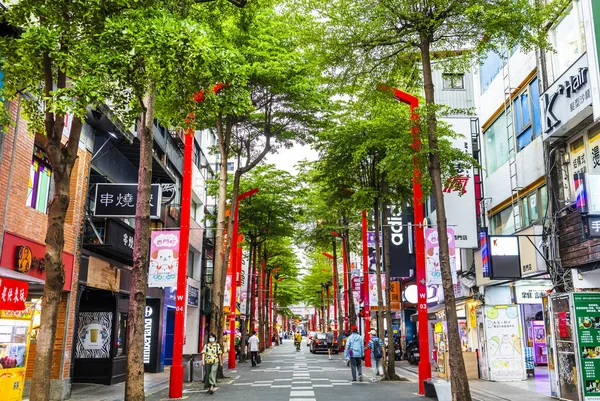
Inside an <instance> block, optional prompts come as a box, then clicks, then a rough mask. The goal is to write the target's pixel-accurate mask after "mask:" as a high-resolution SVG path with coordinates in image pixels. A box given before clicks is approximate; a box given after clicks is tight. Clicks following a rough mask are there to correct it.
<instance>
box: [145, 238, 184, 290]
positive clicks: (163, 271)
mask: <svg viewBox="0 0 600 401" xmlns="http://www.w3.org/2000/svg"><path fill="white" fill-rule="evenodd" d="M178 267H179V230H155V231H152V239H151V243H150V270H149V272H148V287H159V288H164V287H176V286H177V268H178Z"/></svg>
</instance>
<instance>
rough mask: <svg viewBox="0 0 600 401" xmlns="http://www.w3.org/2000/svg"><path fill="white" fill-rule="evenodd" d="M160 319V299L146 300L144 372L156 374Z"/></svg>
mask: <svg viewBox="0 0 600 401" xmlns="http://www.w3.org/2000/svg"><path fill="white" fill-rule="evenodd" d="M159 318H160V299H152V298H150V299H146V310H145V311H144V336H143V337H144V353H143V359H144V371H145V372H156V371H157V365H158V361H157V359H158V356H159V344H158V329H159Z"/></svg>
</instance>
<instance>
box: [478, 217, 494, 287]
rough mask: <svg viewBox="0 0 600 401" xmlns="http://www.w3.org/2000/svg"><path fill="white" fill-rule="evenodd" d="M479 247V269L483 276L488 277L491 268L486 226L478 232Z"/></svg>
mask: <svg viewBox="0 0 600 401" xmlns="http://www.w3.org/2000/svg"><path fill="white" fill-rule="evenodd" d="M479 247H480V248H481V271H482V273H483V277H490V275H491V274H492V269H491V267H490V250H489V238H488V235H487V229H486V228H483V229H482V230H481V232H480V233H479Z"/></svg>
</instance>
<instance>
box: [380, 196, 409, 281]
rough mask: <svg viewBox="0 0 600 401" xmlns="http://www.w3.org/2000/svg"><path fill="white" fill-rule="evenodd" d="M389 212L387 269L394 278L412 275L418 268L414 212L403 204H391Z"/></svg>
mask: <svg viewBox="0 0 600 401" xmlns="http://www.w3.org/2000/svg"><path fill="white" fill-rule="evenodd" d="M405 209H406V208H405ZM387 214H388V225H389V236H388V237H389V238H388V242H387V249H389V253H390V266H389V267H387V266H386V271H387V272H388V273H389V274H390V277H393V278H401V277H411V276H412V275H413V274H414V272H415V269H416V259H415V255H414V252H413V240H412V221H413V216H412V213H410V212H409V211H407V210H404V209H403V208H402V206H390V207H388V209H387Z"/></svg>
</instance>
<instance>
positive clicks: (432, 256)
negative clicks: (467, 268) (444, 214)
mask: <svg viewBox="0 0 600 401" xmlns="http://www.w3.org/2000/svg"><path fill="white" fill-rule="evenodd" d="M454 241H455V240H454V230H453V229H452V228H448V252H449V253H450V271H451V272H452V282H453V283H456V282H457V278H456V255H455V254H456V249H455V245H454V244H455V242H454ZM425 260H426V270H427V284H442V270H441V266H440V246H439V243H438V232H437V228H426V229H425Z"/></svg>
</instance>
